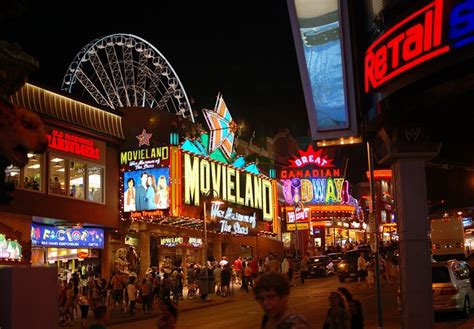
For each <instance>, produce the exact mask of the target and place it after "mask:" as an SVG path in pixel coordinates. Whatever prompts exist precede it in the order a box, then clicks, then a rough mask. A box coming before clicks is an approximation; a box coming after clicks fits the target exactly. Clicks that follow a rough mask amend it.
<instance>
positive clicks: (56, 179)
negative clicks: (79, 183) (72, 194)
mask: <svg viewBox="0 0 474 329" xmlns="http://www.w3.org/2000/svg"><path fill="white" fill-rule="evenodd" d="M49 172H50V178H49V192H50V193H52V194H59V195H66V160H64V159H63V158H60V157H55V156H53V155H51V161H50V164H49Z"/></svg>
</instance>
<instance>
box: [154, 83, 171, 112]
mask: <svg viewBox="0 0 474 329" xmlns="http://www.w3.org/2000/svg"><path fill="white" fill-rule="evenodd" d="M173 91H174V89H173V88H172V87H169V88H168V90H166V92H165V93H164V94H163V95H161V98H160V100H159V102H158V104H157V105H156V107H155V109H157V110H164V108H165V106H166V105H167V103H168V101H169V100H170V99H171V96H172V94H173Z"/></svg>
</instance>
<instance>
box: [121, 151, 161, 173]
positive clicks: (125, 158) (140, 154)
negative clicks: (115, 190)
mask: <svg viewBox="0 0 474 329" xmlns="http://www.w3.org/2000/svg"><path fill="white" fill-rule="evenodd" d="M169 153H170V152H169V147H168V146H162V147H153V148H148V149H141V150H134V151H125V152H120V164H121V165H124V164H129V165H136V164H139V163H140V161H141V162H142V163H143V162H144V161H146V160H149V159H157V160H160V161H162V160H168V159H169ZM160 161H159V162H158V163H160ZM136 169H146V168H136Z"/></svg>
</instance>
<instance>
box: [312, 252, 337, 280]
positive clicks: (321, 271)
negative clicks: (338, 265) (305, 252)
mask: <svg viewBox="0 0 474 329" xmlns="http://www.w3.org/2000/svg"><path fill="white" fill-rule="evenodd" d="M330 274H334V264H333V262H332V260H331V257H328V256H325V255H320V256H312V257H310V258H309V260H308V277H318V276H328V275H330Z"/></svg>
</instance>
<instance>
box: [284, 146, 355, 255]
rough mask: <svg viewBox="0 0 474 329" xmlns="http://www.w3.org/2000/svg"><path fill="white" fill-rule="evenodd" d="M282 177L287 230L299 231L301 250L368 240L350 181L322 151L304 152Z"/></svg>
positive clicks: (314, 250)
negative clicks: (352, 194) (350, 188)
mask: <svg viewBox="0 0 474 329" xmlns="http://www.w3.org/2000/svg"><path fill="white" fill-rule="evenodd" d="M279 177H280V182H281V185H282V193H283V196H284V201H285V204H284V205H282V206H283V209H284V212H285V219H286V231H288V232H296V233H295V234H296V235H297V236H298V237H296V236H295V238H294V240H295V241H294V243H296V244H298V246H296V245H295V247H298V248H297V249H299V250H303V251H306V250H308V251H310V252H316V251H318V250H319V251H320V250H321V249H320V248H324V247H326V246H330V245H336V244H339V245H341V246H342V245H344V244H345V243H347V242H356V241H363V240H364V227H363V224H362V221H363V214H362V212H361V211H360V207H359V205H358V202H357V200H356V199H354V198H353V197H352V196H351V195H350V194H349V182H348V181H347V180H345V179H344V177H342V175H341V170H340V169H339V168H337V167H336V166H335V164H334V161H333V159H330V158H329V156H328V155H326V154H324V153H323V150H322V149H320V150H314V149H313V147H312V145H310V146H308V148H307V150H306V151H301V150H300V151H299V155H298V156H294V158H293V159H290V160H289V166H288V167H285V168H283V169H281V171H280V175H279Z"/></svg>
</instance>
